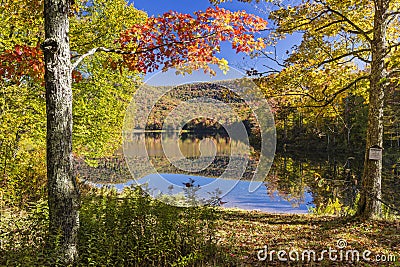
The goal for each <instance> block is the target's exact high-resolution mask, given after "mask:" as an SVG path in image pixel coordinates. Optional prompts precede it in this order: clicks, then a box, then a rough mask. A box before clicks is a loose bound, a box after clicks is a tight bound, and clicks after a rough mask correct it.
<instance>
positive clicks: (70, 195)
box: [42, 0, 79, 265]
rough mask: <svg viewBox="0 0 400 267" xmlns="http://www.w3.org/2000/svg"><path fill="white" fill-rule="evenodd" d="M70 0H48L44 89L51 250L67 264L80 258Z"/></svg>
mask: <svg viewBox="0 0 400 267" xmlns="http://www.w3.org/2000/svg"><path fill="white" fill-rule="evenodd" d="M68 10H69V0H45V1H44V18H45V41H44V43H43V44H42V49H43V51H44V59H45V87H46V112H47V140H46V141H47V179H48V197H49V199H48V201H49V213H50V223H49V233H50V238H49V247H50V248H51V249H53V250H54V251H55V255H56V257H57V258H58V260H59V261H61V262H62V263H63V264H64V265H69V264H71V263H73V262H74V261H75V259H76V257H77V232H78V228H79V211H78V210H79V192H78V189H77V186H76V181H75V178H74V176H73V167H72V89H71V79H72V77H71V62H70V48H69V37H68V31H69V21H68Z"/></svg>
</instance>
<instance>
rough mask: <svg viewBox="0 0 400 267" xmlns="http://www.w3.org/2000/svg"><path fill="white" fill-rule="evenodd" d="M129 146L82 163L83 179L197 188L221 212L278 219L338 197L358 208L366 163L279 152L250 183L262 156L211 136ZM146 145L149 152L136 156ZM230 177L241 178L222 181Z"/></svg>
mask: <svg viewBox="0 0 400 267" xmlns="http://www.w3.org/2000/svg"><path fill="white" fill-rule="evenodd" d="M125 145H126V147H125V148H124V149H125V152H126V153H125V159H124V158H123V156H122V155H118V156H116V157H114V158H108V159H98V162H99V164H98V166H97V167H89V166H87V165H86V164H85V163H84V162H82V161H79V162H77V164H76V166H77V172H78V175H79V176H80V177H81V178H83V179H85V180H88V181H90V182H92V183H94V184H96V185H97V186H103V185H108V186H110V185H111V186H115V187H116V188H117V189H119V190H122V189H123V187H125V186H130V185H132V184H136V183H139V184H145V185H146V186H147V189H148V191H149V192H150V193H151V194H153V195H154V196H160V195H164V196H168V195H179V194H181V195H184V194H185V192H186V193H187V190H188V189H191V190H192V189H195V191H196V192H195V194H196V198H199V199H212V198H213V197H214V198H216V199H218V200H219V201H220V203H222V206H223V207H229V208H231V207H232V208H241V209H247V210H260V211H267V212H275V213H307V212H309V208H310V207H312V208H314V207H320V206H323V205H326V203H328V202H329V201H333V200H335V199H338V200H339V201H340V202H341V203H343V204H344V205H348V206H351V205H353V204H354V201H355V197H356V193H357V190H358V188H357V186H358V185H359V184H360V174H361V170H362V159H363V155H362V154H351V155H346V154H339V155H330V154H327V153H313V154H311V155H310V154H306V153H305V152H293V151H292V152H290V153H289V152H286V153H277V154H276V155H275V158H274V162H273V164H272V167H271V169H270V170H269V173H268V175H266V177H265V179H264V181H263V182H254V181H253V182H251V179H252V177H253V174H254V172H255V171H256V169H257V164H258V156H257V151H255V150H254V149H252V148H251V147H248V146H247V145H246V144H245V143H243V142H241V141H240V140H231V139H229V138H226V137H221V136H218V135H207V134H205V135H202V136H199V135H196V136H194V135H190V134H184V135H179V138H176V136H175V137H173V136H169V135H168V134H165V133H164V134H161V133H146V134H144V133H140V134H139V133H138V134H134V135H133V136H132V138H131V141H130V142H129V143H128V144H125ZM143 145H144V146H145V150H146V153H144V154H143V153H137V151H141V149H142V147H141V146H143ZM248 151H250V153H247V152H248ZM127 152H128V153H127ZM132 152H134V153H132ZM142 152H143V151H142ZM125 162H127V163H128V166H129V168H128V166H126V164H125ZM232 162H234V164H233V165H232ZM384 163H385V162H384ZM388 163H389V164H388ZM243 164H244V167H243V166H241V165H243ZM384 165H385V166H387V167H385V169H384V174H385V176H384V179H383V183H382V190H383V192H384V194H383V196H384V198H385V200H386V201H388V202H389V203H392V204H393V205H399V203H398V201H399V199H398V197H397V196H398V195H399V192H400V183H399V181H400V179H399V170H398V169H397V167H396V166H395V169H393V164H392V163H391V162H386V164H384ZM261 167H262V166H261ZM236 169H243V170H242V171H240V172H237V170H236ZM226 173H233V174H235V173H240V174H242V175H241V176H240V177H234V178H232V177H231V176H229V179H222V178H220V177H224V174H226ZM132 177H134V178H135V179H133V178H132ZM189 184H190V185H189ZM188 185H189V186H188ZM250 185H251V186H250ZM254 189H256V190H254Z"/></svg>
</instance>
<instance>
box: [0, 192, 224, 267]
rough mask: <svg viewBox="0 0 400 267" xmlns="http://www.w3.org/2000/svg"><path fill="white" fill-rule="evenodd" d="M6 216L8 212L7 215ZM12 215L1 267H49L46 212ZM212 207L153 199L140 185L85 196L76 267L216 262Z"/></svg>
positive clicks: (34, 208) (6, 223) (5, 224)
mask: <svg viewBox="0 0 400 267" xmlns="http://www.w3.org/2000/svg"><path fill="white" fill-rule="evenodd" d="M7 214H8V213H7ZM13 214H14V213H13V212H10V213H9V214H8V215H7V216H6V217H5V218H2V220H1V223H0V225H1V229H2V234H1V239H2V240H3V241H2V250H1V253H2V255H1V256H2V257H0V265H6V266H10V265H12V266H34V265H35V266H39V265H41V266H48V265H50V264H53V265H57V263H54V262H52V260H53V259H55V258H56V257H52V253H51V252H49V251H46V250H45V237H46V234H47V220H48V208H47V205H46V202H45V201H43V200H42V201H39V202H38V203H36V204H34V205H31V206H29V208H28V209H27V215H24V216H23V215H22V214H21V215H20V216H17V217H14V215H13ZM217 219H218V213H217V211H216V210H215V208H213V207H193V208H178V207H174V206H169V205H167V204H164V203H163V202H159V201H157V200H153V199H152V198H151V197H149V196H148V195H147V194H146V193H145V192H144V191H143V190H142V189H141V188H140V187H135V188H126V189H125V190H124V191H123V192H122V193H121V194H119V193H117V192H116V191H115V190H109V189H100V190H97V189H96V190H91V191H89V192H87V193H86V194H85V195H84V196H83V198H82V208H81V211H80V222H81V227H80V230H79V252H80V257H79V260H78V263H77V265H78V266H111V265H112V266H193V265H201V264H206V263H207V262H208V261H210V260H214V258H215V257H216V255H217V249H216V246H217V245H216V238H215V232H216V226H215V223H216V220H217Z"/></svg>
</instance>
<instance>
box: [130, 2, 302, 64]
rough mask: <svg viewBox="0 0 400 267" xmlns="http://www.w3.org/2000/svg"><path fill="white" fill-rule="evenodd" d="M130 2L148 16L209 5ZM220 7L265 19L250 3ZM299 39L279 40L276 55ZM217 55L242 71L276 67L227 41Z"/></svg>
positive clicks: (202, 3) (204, 3) (202, 8)
mask: <svg viewBox="0 0 400 267" xmlns="http://www.w3.org/2000/svg"><path fill="white" fill-rule="evenodd" d="M130 3H133V4H134V6H135V7H136V8H137V9H140V10H143V11H145V12H147V14H148V15H149V16H153V15H154V16H157V15H159V14H163V13H165V12H168V11H170V10H174V11H178V12H182V13H193V12H194V11H199V10H205V9H206V8H207V7H210V6H211V5H210V3H209V1H208V0H180V1H166V0H135V1H130ZM220 7H223V8H226V9H229V10H231V11H237V10H246V11H247V12H248V13H252V14H255V15H258V16H260V17H263V18H264V19H267V15H265V14H263V12H261V11H260V7H256V6H255V5H254V4H251V3H242V2H239V1H235V0H233V1H232V2H229V1H228V2H227V3H223V4H221V5H220ZM261 10H262V9H261ZM299 41H300V40H299V36H289V37H288V38H287V39H286V40H284V41H281V42H280V43H279V44H278V45H277V47H276V49H277V54H278V56H279V57H283V56H284V55H285V52H286V50H289V51H290V50H291V47H292V46H293V45H294V44H296V43H298V42H299ZM268 50H269V51H273V50H274V48H273V47H270V48H268ZM218 57H222V58H225V59H227V60H228V62H229V65H230V66H232V67H235V68H237V69H239V70H242V71H244V70H245V69H250V68H253V67H254V68H256V69H259V70H260V71H262V70H266V68H265V67H263V66H262V65H264V64H267V65H269V66H271V67H274V68H276V65H274V64H272V63H271V62H268V61H266V60H265V59H261V58H260V59H251V58H250V57H248V56H247V55H245V54H243V53H239V54H236V53H235V51H233V50H232V49H231V46H230V44H229V43H225V44H223V45H222V48H221V53H220V54H219V55H218Z"/></svg>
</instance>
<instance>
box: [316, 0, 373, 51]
mask: <svg viewBox="0 0 400 267" xmlns="http://www.w3.org/2000/svg"><path fill="white" fill-rule="evenodd" d="M317 3H320V4H322V5H323V6H325V8H326V9H327V10H328V11H330V12H331V13H333V14H336V15H338V16H339V17H341V18H342V19H343V20H344V21H345V22H347V23H348V24H349V25H351V26H352V27H353V28H354V29H355V30H356V31H357V34H361V35H363V36H364V37H365V39H367V41H368V42H370V43H371V42H372V39H371V38H370V37H369V36H368V33H367V32H366V31H364V30H363V29H361V28H360V27H359V26H358V25H357V24H355V23H354V22H353V21H352V20H350V19H349V18H348V17H346V16H345V15H344V14H342V13H340V12H339V11H337V10H335V9H333V8H331V7H330V6H329V5H328V4H327V3H324V2H323V1H317Z"/></svg>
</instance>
